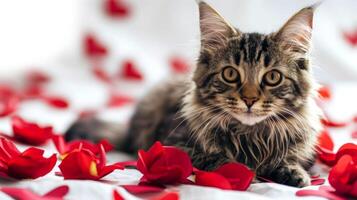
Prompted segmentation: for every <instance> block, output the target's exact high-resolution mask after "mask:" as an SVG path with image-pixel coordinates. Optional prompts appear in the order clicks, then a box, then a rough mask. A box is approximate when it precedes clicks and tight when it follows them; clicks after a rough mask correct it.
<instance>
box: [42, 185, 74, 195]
mask: <svg viewBox="0 0 357 200" xmlns="http://www.w3.org/2000/svg"><path fill="white" fill-rule="evenodd" d="M68 192H69V187H68V186H67V185H62V186H59V187H57V188H54V189H53V190H51V191H49V192H47V193H46V194H45V195H43V197H50V198H63V197H64V196H65V195H66V194H67V193H68Z"/></svg>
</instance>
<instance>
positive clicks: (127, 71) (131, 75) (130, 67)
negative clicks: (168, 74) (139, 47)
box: [121, 60, 144, 81]
mask: <svg viewBox="0 0 357 200" xmlns="http://www.w3.org/2000/svg"><path fill="white" fill-rule="evenodd" d="M121 75H122V76H123V77H124V78H126V79H129V80H136V81H141V80H143V79H144V77H143V75H142V74H141V72H140V71H139V70H138V69H137V67H136V66H135V64H134V62H133V61H131V60H126V61H124V62H123V67H122V71H121Z"/></svg>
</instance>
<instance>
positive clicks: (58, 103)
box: [41, 96, 69, 109]
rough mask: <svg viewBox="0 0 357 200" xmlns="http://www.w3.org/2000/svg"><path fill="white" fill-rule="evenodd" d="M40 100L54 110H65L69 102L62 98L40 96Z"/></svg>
mask: <svg viewBox="0 0 357 200" xmlns="http://www.w3.org/2000/svg"><path fill="white" fill-rule="evenodd" d="M41 99H42V100H43V101H45V102H46V103H47V104H48V105H50V106H52V107H54V108H58V109H66V108H68V107H69V102H68V101H67V100H66V99H65V98H63V97H58V96H42V97H41Z"/></svg>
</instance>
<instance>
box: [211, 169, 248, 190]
mask: <svg viewBox="0 0 357 200" xmlns="http://www.w3.org/2000/svg"><path fill="white" fill-rule="evenodd" d="M214 172H216V173H218V174H220V175H222V176H224V177H225V178H226V179H227V180H228V181H229V182H230V184H231V186H232V189H233V190H242V191H244V190H247V189H248V187H249V185H250V184H251V182H252V180H253V178H254V172H252V171H251V170H249V169H248V167H247V166H245V165H243V164H241V163H227V164H224V165H222V166H221V167H219V168H218V169H216V170H215V171H214Z"/></svg>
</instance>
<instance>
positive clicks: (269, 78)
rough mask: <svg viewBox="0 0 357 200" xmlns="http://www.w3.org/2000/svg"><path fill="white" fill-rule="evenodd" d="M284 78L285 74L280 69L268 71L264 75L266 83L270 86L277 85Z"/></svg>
mask: <svg viewBox="0 0 357 200" xmlns="http://www.w3.org/2000/svg"><path fill="white" fill-rule="evenodd" d="M282 80H283V74H282V73H281V72H279V71H278V70H271V71H270V72H267V73H266V74H265V75H264V77H263V81H264V83H265V84H267V85H269V86H277V85H279V84H280V83H281V81H282Z"/></svg>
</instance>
